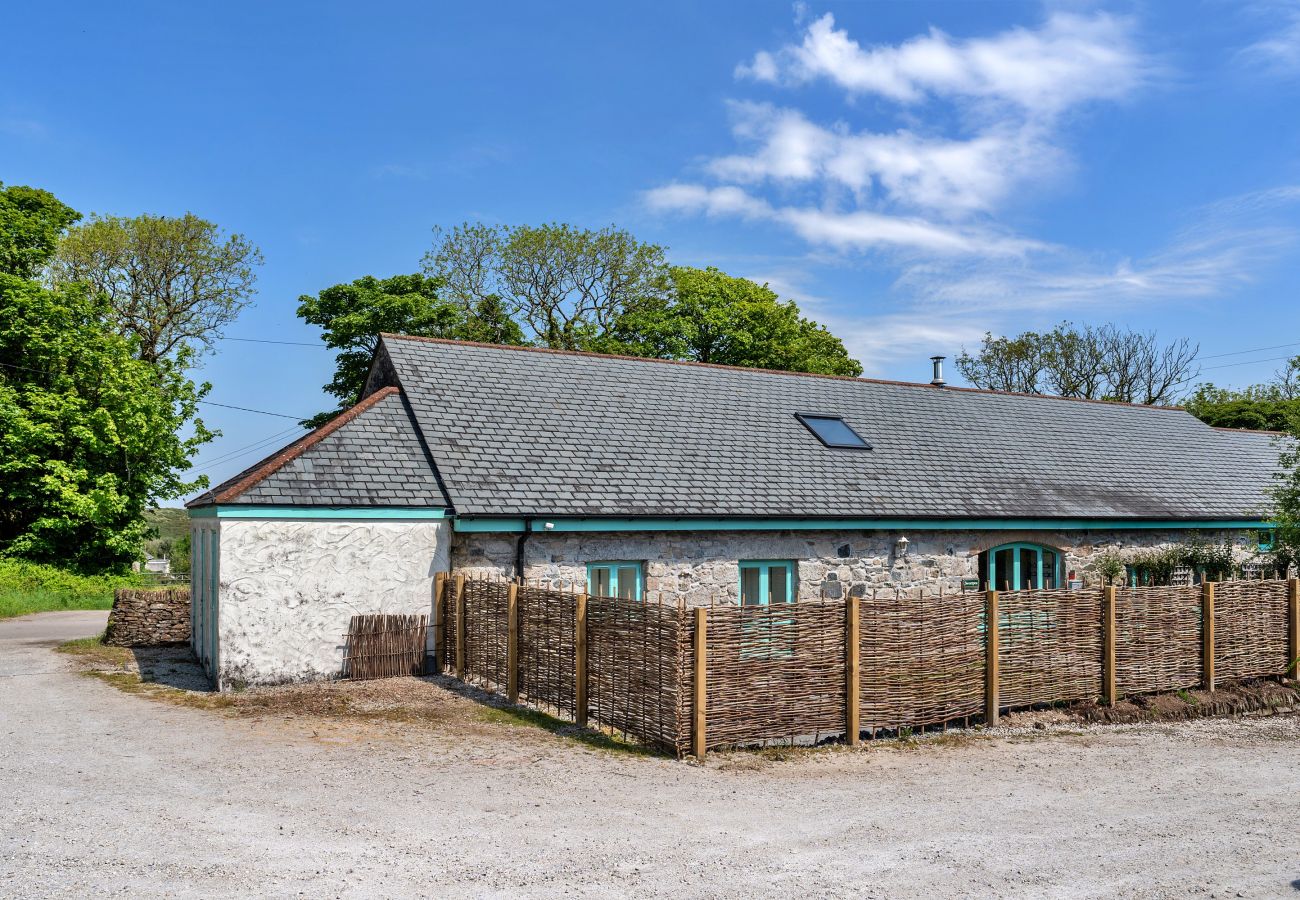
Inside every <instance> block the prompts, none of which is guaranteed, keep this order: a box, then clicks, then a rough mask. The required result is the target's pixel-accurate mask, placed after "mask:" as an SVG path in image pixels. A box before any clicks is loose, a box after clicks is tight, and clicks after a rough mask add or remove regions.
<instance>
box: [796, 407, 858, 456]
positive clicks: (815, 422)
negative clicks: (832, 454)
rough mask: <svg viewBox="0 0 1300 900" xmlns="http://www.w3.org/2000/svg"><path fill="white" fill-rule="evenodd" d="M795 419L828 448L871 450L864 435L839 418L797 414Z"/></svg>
mask: <svg viewBox="0 0 1300 900" xmlns="http://www.w3.org/2000/svg"><path fill="white" fill-rule="evenodd" d="M794 417H795V418H796V419H798V420H799V421H800V422H802V423H803V424H804V427H805V428H807V429H808V430H809V431H811V432H812V433H813V434H814V435H816V436H817V440H819V441H821V442H822V443H823V444H825V445H826V446H827V447H838V448H840V449H844V450H870V449H871V445H870V444H868V443H867V442H866V441H865V440H863V438H862V435H860V434H858V433H857V432H856V431H854V430H853V429H852V428H850V427H849V426H848V424H847V423H845V421H844V420H843V419H842V418H840V417H839V416H823V415H814V414H812V413H795V416H794Z"/></svg>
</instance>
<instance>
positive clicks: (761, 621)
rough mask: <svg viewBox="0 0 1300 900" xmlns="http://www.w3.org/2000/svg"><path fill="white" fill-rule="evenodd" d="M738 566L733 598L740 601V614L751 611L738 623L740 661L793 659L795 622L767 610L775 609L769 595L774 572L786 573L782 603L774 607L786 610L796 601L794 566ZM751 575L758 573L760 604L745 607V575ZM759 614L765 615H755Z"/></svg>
mask: <svg viewBox="0 0 1300 900" xmlns="http://www.w3.org/2000/svg"><path fill="white" fill-rule="evenodd" d="M739 563H740V566H739V568H740V571H739V581H738V582H737V586H736V587H737V591H738V593H737V594H736V598H737V599H738V600H739V601H740V608H741V609H742V610H753V611H754V612H753V613H752V615H751V616H747V617H746V618H745V620H743V621H742V622H741V626H740V629H741V636H742V642H741V646H740V657H741V659H762V660H778V659H789V658H791V657H793V656H794V651H795V647H794V641H795V638H796V634H795V631H794V628H793V626H794V619H793V618H778V617H776V616H774V615H773V614H772V613H770V612H766V610H769V609H771V607H772V606H773V605H774V604H773V603H772V602H771V600H772V597H771V594H772V572H773V570H775V569H781V570H782V571H784V572H785V590H786V596H785V600H783V601H778V602H777V603H776V604H775V605H777V606H789V605H791V604H793V603H794V602H795V600H796V599H797V598H798V596H799V586H798V584H797V583H796V582H795V571H796V570H795V564H794V562H793V561H792V560H788V559H744V560H740V561H739ZM753 571H757V572H758V596H759V597H760V598H761V602H759V603H750V604H746V603H745V573H746V572H753ZM759 610H763V611H764V612H758V611H759Z"/></svg>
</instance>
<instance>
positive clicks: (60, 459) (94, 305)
mask: <svg viewBox="0 0 1300 900" xmlns="http://www.w3.org/2000/svg"><path fill="white" fill-rule="evenodd" d="M11 190H12V189H11ZM28 190H30V189H28ZM40 193H43V192H40ZM46 196H47V197H48V195H46ZM52 199H53V198H49V200H52ZM49 200H45V201H43V202H42V203H41V204H40V205H39V210H43V212H39V211H38V213H37V215H38V216H39V215H44V216H45V217H46V219H45V222H44V223H43V224H41V223H37V224H34V225H31V227H24V228H22V229H17V230H14V231H9V232H7V235H8V236H9V238H10V241H9V244H8V247H9V248H10V249H9V250H8V251H7V255H6V256H5V257H4V259H3V261H0V266H2V267H3V270H2V271H0V361H3V365H0V554H3V555H6V556H17V557H24V558H27V559H31V560H35V561H38V562H51V563H57V564H60V565H68V566H72V567H74V568H78V569H82V570H86V571H97V570H103V569H113V568H121V567H124V566H125V565H127V564H129V563H130V562H131V561H132V560H134V559H136V558H137V557H138V556H139V553H140V546H141V543H142V540H143V538H144V537H145V535H146V533H147V531H148V526H147V525H146V523H145V521H144V517H143V511H144V507H145V504H146V503H147V502H149V501H150V500H158V499H170V498H174V497H179V496H182V495H184V494H186V493H188V492H189V491H191V490H194V489H195V488H200V487H203V486H205V485H206V483H207V482H206V479H203V478H199V479H196V480H194V481H190V482H187V481H184V480H183V479H182V478H181V475H180V473H183V472H185V471H186V470H187V469H189V468H190V457H191V456H192V455H193V453H194V451H195V450H196V449H197V448H198V446H199V445H200V444H202V443H203V442H205V441H207V440H209V439H210V438H211V437H212V434H211V432H209V431H208V430H207V429H206V428H205V427H204V425H203V422H202V420H200V419H198V418H197V417H196V409H197V407H196V404H197V403H198V401H199V400H200V399H201V398H202V397H203V395H204V394H205V393H206V391H207V385H204V386H202V387H197V386H195V385H194V383H193V382H191V381H189V380H188V379H186V378H185V376H184V368H185V366H186V365H187V364H188V359H187V354H188V352H189V351H187V350H184V349H182V350H180V351H178V353H177V356H176V358H175V359H163V360H157V361H155V362H153V363H149V362H145V361H142V360H141V359H139V358H138V352H137V350H138V348H137V346H136V344H135V343H134V341H133V340H131V339H129V338H127V337H124V336H122V335H120V334H117V333H115V332H114V331H113V330H112V329H111V328H108V327H106V325H105V322H106V321H107V320H108V319H109V318H110V317H111V315H112V311H111V309H110V307H109V304H108V301H107V298H106V297H105V296H104V295H103V294H99V293H96V292H94V291H93V290H91V289H90V288H88V287H87V286H86V285H84V284H80V283H65V284H61V285H59V286H56V287H53V288H50V287H47V286H45V285H43V284H41V283H40V282H38V281H36V280H35V278H34V277H33V276H34V274H35V273H36V272H38V271H40V270H41V269H42V268H43V267H44V266H45V265H46V264H47V263H48V261H49V256H50V253H51V252H52V250H53V245H52V242H51V240H50V235H51V234H53V235H55V237H56V238H57V235H58V233H59V232H60V231H61V230H62V228H63V227H64V225H65V224H66V223H67V222H70V221H75V220H76V219H75V215H76V214H75V213H72V212H71V211H70V210H69V209H68V207H66V206H64V205H63V204H62V203H59V202H57V201H53V202H49ZM29 208H30V207H29ZM15 233H19V234H21V235H24V236H23V237H20V238H19V239H18V240H14V239H12V235H13V234H15ZM187 423H189V425H190V429H189V430H190V432H191V435H190V437H188V438H182V437H181V436H180V432H181V430H182V429H183V428H184V426H185V425H186V424H187Z"/></svg>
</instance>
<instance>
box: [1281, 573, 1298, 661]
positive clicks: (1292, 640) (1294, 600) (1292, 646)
mask: <svg viewBox="0 0 1300 900" xmlns="http://www.w3.org/2000/svg"><path fill="white" fill-rule="evenodd" d="M1286 617H1287V635H1286V655H1287V661H1286V666H1287V668H1286V672H1285V673H1284V674H1285V675H1286V676H1288V677H1290V678H1297V677H1300V672H1298V671H1296V661H1297V660H1300V578H1292V579H1291V580H1290V581H1288V582H1287V583H1286Z"/></svg>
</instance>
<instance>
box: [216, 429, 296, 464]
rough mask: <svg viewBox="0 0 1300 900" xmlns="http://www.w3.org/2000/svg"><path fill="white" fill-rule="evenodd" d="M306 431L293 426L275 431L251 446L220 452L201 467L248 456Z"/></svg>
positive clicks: (246, 445)
mask: <svg viewBox="0 0 1300 900" xmlns="http://www.w3.org/2000/svg"><path fill="white" fill-rule="evenodd" d="M306 430H307V429H305V428H303V427H302V426H300V425H294V426H292V427H289V428H286V429H284V430H283V431H277V432H276V433H275V434H272V435H269V436H267V437H264V438H262V439H261V440H257V441H254V442H253V443H251V444H245V445H244V446H242V447H236V448H235V449H233V450H226V451H224V452H222V453H221V455H219V456H217V457H216V458H215V459H209V460H203V461H202V463H201V465H203V466H205V467H209V468H211V467H214V466H219V465H221V464H222V463H226V462H230V461H231V460H235V459H239V458H241V457H244V456H248V455H250V454H252V453H256V452H258V451H260V450H265V449H266V448H267V447H268V446H270V445H272V444H276V443H278V442H280V441H282V440H284V439H285V438H287V437H289V435H291V434H294V432H298V431H306ZM295 439H296V435H295Z"/></svg>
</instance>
